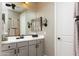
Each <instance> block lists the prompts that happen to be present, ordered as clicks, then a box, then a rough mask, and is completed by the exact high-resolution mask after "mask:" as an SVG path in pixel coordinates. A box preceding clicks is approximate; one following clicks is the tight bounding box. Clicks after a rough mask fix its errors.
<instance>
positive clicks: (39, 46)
mask: <svg viewBox="0 0 79 59" xmlns="http://www.w3.org/2000/svg"><path fill="white" fill-rule="evenodd" d="M36 51H37V56H43V54H44V50H43V43H40V44H37V50H36Z"/></svg>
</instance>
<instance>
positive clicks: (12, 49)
mask: <svg viewBox="0 0 79 59" xmlns="http://www.w3.org/2000/svg"><path fill="white" fill-rule="evenodd" d="M1 51H2V53H1V54H2V56H15V55H16V44H15V43H9V44H2V45H1Z"/></svg>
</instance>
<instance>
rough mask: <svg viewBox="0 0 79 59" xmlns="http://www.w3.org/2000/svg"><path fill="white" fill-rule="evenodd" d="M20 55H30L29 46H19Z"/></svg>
mask: <svg viewBox="0 0 79 59" xmlns="http://www.w3.org/2000/svg"><path fill="white" fill-rule="evenodd" d="M18 56H28V46H24V47H21V48H18Z"/></svg>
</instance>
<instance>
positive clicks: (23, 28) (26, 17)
mask: <svg viewBox="0 0 79 59" xmlns="http://www.w3.org/2000/svg"><path fill="white" fill-rule="evenodd" d="M35 18H36V13H35V11H31V10H28V11H25V12H23V13H21V14H20V34H21V35H22V34H23V35H26V34H28V33H29V29H28V26H27V22H28V21H29V22H30V21H31V20H32V19H35Z"/></svg>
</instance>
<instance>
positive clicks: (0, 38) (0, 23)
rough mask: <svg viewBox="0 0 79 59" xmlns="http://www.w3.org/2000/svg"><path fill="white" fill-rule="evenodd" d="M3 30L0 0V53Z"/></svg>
mask: <svg viewBox="0 0 79 59" xmlns="http://www.w3.org/2000/svg"><path fill="white" fill-rule="evenodd" d="M3 32H4V22H3V21H2V3H1V2H0V55H1V40H2V34H3Z"/></svg>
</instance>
